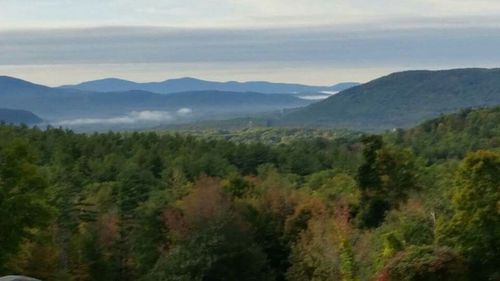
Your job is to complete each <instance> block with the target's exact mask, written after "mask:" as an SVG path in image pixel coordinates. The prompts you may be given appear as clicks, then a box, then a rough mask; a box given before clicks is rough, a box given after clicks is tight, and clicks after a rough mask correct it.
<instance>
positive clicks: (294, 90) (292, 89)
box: [61, 77, 359, 94]
mask: <svg viewBox="0 0 500 281" xmlns="http://www.w3.org/2000/svg"><path fill="white" fill-rule="evenodd" d="M356 85H359V83H354V82H348V83H339V84H336V85H333V86H308V85H302V84H289V83H272V82H266V81H250V82H236V81H229V82H214V81H206V80H200V79H196V78H191V77H185V78H179V79H169V80H165V81H162V82H148V83H137V82H133V81H128V80H123V79H117V78H107V79H101V80H94V81H87V82H83V83H80V84H76V85H64V86H61V88H64V89H78V90H83V91H94V92H121V91H131V90H142V91H148V92H153V93H160V94H170V93H176V92H185V91H206V90H215V91H226V92H258V93H264V94H298V93H319V92H339V91H342V90H345V89H348V88H350V87H353V86H356Z"/></svg>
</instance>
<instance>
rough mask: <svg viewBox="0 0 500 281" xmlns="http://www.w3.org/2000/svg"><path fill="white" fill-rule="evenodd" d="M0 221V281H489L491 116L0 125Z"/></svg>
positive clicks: (494, 120)
mask: <svg viewBox="0 0 500 281" xmlns="http://www.w3.org/2000/svg"><path fill="white" fill-rule="evenodd" d="M301 136H302V137H301ZM0 217H1V218H2V219H1V220H0V249H1V251H0V275H7V274H22V275H29V276H32V277H35V278H39V279H41V280H68V281H84V280H96V281H99V280H103V281H104V280H122V281H126V280H143V281H149V280H151V281H152V280H169V281H170V280H172V281H184V280H185V281H188V280H189V281H215V280H227V281H230V280H241V281H247V280H248V281H250V280H255V281H257V280H269V281H285V280H287V281H305V280H311V281H327V280H341V281H355V280H356V281H358V280H359V281H364V280H374V281H421V280H422V281H423V280H431V281H432V280H436V281H437V280H440V281H442V280H444V281H446V280H453V281H460V280H500V268H499V266H498V265H499V264H500V107H496V108H483V109H476V110H464V111H461V112H459V113H456V114H450V115H444V116H441V117H439V118H436V119H433V120H430V121H427V122H424V123H422V124H421V125H419V126H416V127H414V128H411V129H404V130H403V129H396V130H392V131H387V132H385V133H381V134H378V135H371V134H361V133H355V132H353V133H347V132H345V131H340V132H338V133H337V132H334V131H328V130H325V131H321V130H317V131H310V130H304V131H301V130H290V131H288V130H287V129H265V130H255V131H248V130H247V131H244V132H238V131H234V132H231V133H228V132H222V134H214V133H210V134H209V133H207V134H203V133H197V134H195V135H192V134H188V133H182V132H177V133H174V132H123V133H118V132H109V133H93V134H79V133H75V132H73V131H71V130H67V129H61V128H51V127H48V128H43V129H42V128H37V127H28V126H22V125H21V126H15V125H8V124H2V125H0Z"/></svg>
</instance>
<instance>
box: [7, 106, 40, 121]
mask: <svg viewBox="0 0 500 281" xmlns="http://www.w3.org/2000/svg"><path fill="white" fill-rule="evenodd" d="M0 122H5V123H12V124H37V123H40V122H42V119H41V118H40V117H38V116H36V115H35V114H33V112H29V111H26V110H19V109H9V108H0Z"/></svg>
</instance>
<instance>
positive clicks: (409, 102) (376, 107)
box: [281, 69, 500, 130]
mask: <svg viewBox="0 0 500 281" xmlns="http://www.w3.org/2000/svg"><path fill="white" fill-rule="evenodd" d="M497 104H500V69H454V70H442V71H406V72H399V73H393V74H390V75H388V76H385V77H382V78H379V79H376V80H373V81H371V82H369V83H366V84H363V85H360V86H357V87H354V88H351V89H348V90H345V91H342V92H341V93H339V94H337V95H334V96H332V97H329V98H327V99H325V100H323V101H321V102H318V103H315V104H312V105H310V106H308V107H306V108H303V109H298V110H294V111H292V112H289V113H288V114H287V115H286V116H285V117H284V118H283V119H282V120H281V122H282V124H301V125H310V126H328V127H345V128H354V129H364V130H367V129H368V130H373V129H391V128H396V127H410V126H413V125H416V124H417V123H419V122H421V121H423V120H426V119H429V118H433V117H436V116H439V115H440V114H443V113H449V112H454V111H457V110H460V109H463V108H468V107H481V106H491V105H497Z"/></svg>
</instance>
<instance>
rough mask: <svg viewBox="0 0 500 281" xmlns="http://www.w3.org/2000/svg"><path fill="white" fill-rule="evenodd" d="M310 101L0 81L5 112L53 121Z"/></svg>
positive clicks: (242, 109)
mask: <svg viewBox="0 0 500 281" xmlns="http://www.w3.org/2000/svg"><path fill="white" fill-rule="evenodd" d="M309 103H311V102H310V101H307V100H303V99H300V98H298V97H294V96H292V95H283V94H261V93H253V92H244V93H243V92H242V93H239V92H223V91H190V92H182V93H172V94H169V95H162V94H156V93H151V92H147V91H137V90H136V91H124V92H102V93H100V92H88V91H82V90H74V89H62V88H50V87H46V86H42V85H37V84H33V83H30V82H27V81H23V80H20V79H16V78H12V77H5V76H3V77H0V104H1V105H2V107H8V108H22V109H25V110H30V111H32V112H34V113H35V114H39V115H40V116H44V117H45V118H47V119H49V120H60V119H67V118H89V117H92V118H93V117H110V116H117V115H124V114H128V113H130V112H132V111H173V112H174V111H177V110H180V109H184V111H186V110H187V109H189V110H188V111H189V113H190V114H191V115H193V116H196V117H198V118H202V117H203V116H205V115H211V116H212V115H215V114H234V115H245V114H250V113H262V112H266V111H276V110H281V109H283V108H290V107H298V106H304V105H307V104H309Z"/></svg>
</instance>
